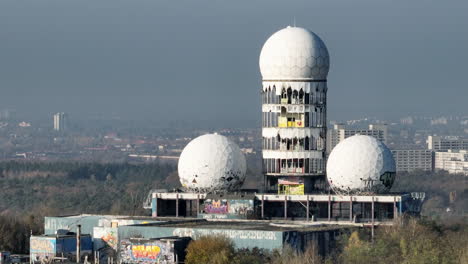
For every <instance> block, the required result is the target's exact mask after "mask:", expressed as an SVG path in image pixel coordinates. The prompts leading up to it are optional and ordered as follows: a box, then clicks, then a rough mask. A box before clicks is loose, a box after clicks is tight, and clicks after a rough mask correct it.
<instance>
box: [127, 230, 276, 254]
mask: <svg viewBox="0 0 468 264" xmlns="http://www.w3.org/2000/svg"><path fill="white" fill-rule="evenodd" d="M218 234H219V235H224V236H226V237H228V238H230V239H232V241H233V242H234V245H235V247H236V248H254V247H260V248H265V249H276V248H281V247H282V246H283V232H280V231H263V230H233V229H211V228H209V229H208V228H183V227H182V228H180V227H158V226H122V227H119V234H118V236H119V238H120V239H125V238H134V237H142V238H159V237H170V236H180V237H191V238H192V239H197V238H198V237H200V236H203V235H218Z"/></svg>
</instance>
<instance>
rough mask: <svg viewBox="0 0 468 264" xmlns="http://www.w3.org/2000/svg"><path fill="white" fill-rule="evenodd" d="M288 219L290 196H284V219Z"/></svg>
mask: <svg viewBox="0 0 468 264" xmlns="http://www.w3.org/2000/svg"><path fill="white" fill-rule="evenodd" d="M287 218H288V196H287V195H284V219H285V220H286V219H287Z"/></svg>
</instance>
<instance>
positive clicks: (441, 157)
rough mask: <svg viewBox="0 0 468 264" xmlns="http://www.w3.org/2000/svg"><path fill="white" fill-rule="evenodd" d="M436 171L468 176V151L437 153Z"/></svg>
mask: <svg viewBox="0 0 468 264" xmlns="http://www.w3.org/2000/svg"><path fill="white" fill-rule="evenodd" d="M434 168H435V170H445V171H448V172H449V173H461V174H465V175H468V150H448V151H437V152H435V161H434Z"/></svg>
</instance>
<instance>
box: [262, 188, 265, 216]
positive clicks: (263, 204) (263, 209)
mask: <svg viewBox="0 0 468 264" xmlns="http://www.w3.org/2000/svg"><path fill="white" fill-rule="evenodd" d="M263 196H264V195H263V194H262V219H264V218H265V198H264V197H263Z"/></svg>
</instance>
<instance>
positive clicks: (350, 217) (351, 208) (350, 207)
mask: <svg viewBox="0 0 468 264" xmlns="http://www.w3.org/2000/svg"><path fill="white" fill-rule="evenodd" d="M349 221H350V222H352V221H353V197H352V196H349Z"/></svg>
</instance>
